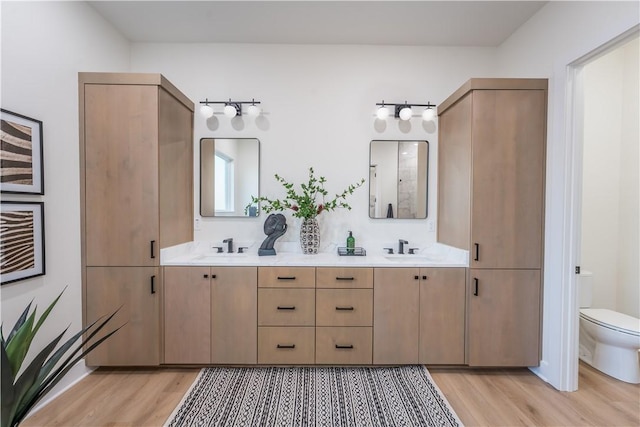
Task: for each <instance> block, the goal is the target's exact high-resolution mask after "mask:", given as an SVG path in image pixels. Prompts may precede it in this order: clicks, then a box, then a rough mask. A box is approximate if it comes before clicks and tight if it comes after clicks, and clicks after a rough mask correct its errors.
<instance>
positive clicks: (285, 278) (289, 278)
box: [278, 276, 296, 280]
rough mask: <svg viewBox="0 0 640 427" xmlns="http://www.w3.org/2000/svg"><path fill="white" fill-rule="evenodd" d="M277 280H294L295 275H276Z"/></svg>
mask: <svg viewBox="0 0 640 427" xmlns="http://www.w3.org/2000/svg"><path fill="white" fill-rule="evenodd" d="M278 280H296V276H278Z"/></svg>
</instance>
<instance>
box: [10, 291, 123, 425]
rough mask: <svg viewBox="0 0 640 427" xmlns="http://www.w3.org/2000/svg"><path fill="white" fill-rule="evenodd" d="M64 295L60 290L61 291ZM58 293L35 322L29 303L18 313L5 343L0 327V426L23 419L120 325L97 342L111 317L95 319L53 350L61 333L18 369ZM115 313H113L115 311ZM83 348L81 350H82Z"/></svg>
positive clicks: (54, 303) (53, 304)
mask: <svg viewBox="0 0 640 427" xmlns="http://www.w3.org/2000/svg"><path fill="white" fill-rule="evenodd" d="M62 292H64V291H62ZM61 296H62V293H60V295H58V297H57V298H56V299H55V300H54V301H53V302H52V303H51V305H49V307H48V308H47V309H46V310H45V311H44V312H43V313H42V315H41V316H40V317H39V318H38V319H37V320H36V308H37V307H35V308H34V310H33V312H32V313H31V314H29V311H30V309H31V303H29V305H27V308H25V310H24V311H23V312H22V315H21V316H20V317H19V318H18V320H17V321H16V324H15V325H14V326H13V329H11V332H10V333H9V335H8V336H7V338H6V340H5V337H4V333H3V332H2V328H1V327H0V340H1V344H2V345H1V346H0V347H1V348H0V357H1V360H0V364H1V366H0V370H1V373H2V396H1V397H0V399H1V404H2V415H1V423H0V424H1V427H14V426H17V425H18V424H20V423H21V422H22V420H24V418H25V417H26V416H27V414H28V413H29V411H31V409H33V407H34V406H35V405H36V403H38V401H39V400H40V399H42V398H43V397H44V396H45V395H46V394H47V393H48V392H49V391H51V389H52V388H53V387H54V386H55V385H56V384H57V383H58V382H59V381H60V380H61V379H62V377H63V376H64V375H66V374H67V372H69V370H70V369H71V368H72V367H73V366H74V365H75V364H76V363H77V362H78V361H79V360H80V359H82V358H83V357H84V356H85V355H87V354H88V353H89V352H90V351H92V350H93V349H94V348H96V347H97V346H98V345H100V344H101V343H102V342H104V341H105V340H106V339H107V338H109V337H110V336H111V335H113V334H114V333H116V331H118V329H120V328H121V327H122V326H120V327H118V328H116V329H115V330H113V331H111V332H109V333H108V334H106V335H104V336H103V337H101V338H99V339H95V340H94V337H95V336H96V334H97V333H98V332H99V331H100V330H101V329H102V328H104V326H105V325H106V324H107V323H108V322H109V321H110V320H111V319H112V318H113V316H115V314H116V313H113V314H112V315H110V316H109V317H107V318H106V319H104V318H102V319H98V320H97V321H95V322H93V323H92V324H90V325H89V326H87V327H86V328H84V329H82V330H81V331H80V332H78V333H77V334H75V335H74V336H72V337H71V338H69V339H68V340H67V341H66V342H65V343H64V344H62V345H61V346H60V347H59V348H58V349H57V350H55V352H54V349H55V348H56V346H57V345H58V343H59V342H60V340H61V339H62V336H63V335H64V334H65V332H66V329H65V330H64V331H62V333H61V334H60V335H58V336H57V337H56V338H55V339H54V340H53V341H51V342H50V343H49V344H47V345H46V346H45V347H44V348H43V349H42V350H41V351H40V352H39V353H38V354H37V355H35V356H34V357H33V359H32V361H31V362H30V363H29V365H28V366H26V367H24V368H23V366H22V363H23V362H24V360H25V357H26V355H27V353H28V351H29V348H30V346H31V342H32V341H33V338H34V336H35V335H36V333H37V332H38V330H39V329H40V327H41V326H42V325H43V323H44V322H45V320H46V319H47V317H48V316H49V313H50V312H51V310H52V309H53V307H54V306H55V305H56V303H57V302H58V300H59V299H60V297H61ZM116 312H117V311H116ZM85 333H86V334H87V335H86V337H85V338H84V339H83V340H82V341H81V342H80V343H79V344H77V347H76V348H75V349H73V351H71V353H70V354H69V355H68V356H67V357H66V358H64V359H63V357H64V356H65V354H67V352H68V351H69V350H71V348H72V347H73V346H74V344H75V343H76V342H77V341H78V339H80V337H82V336H83V335H84V334H85ZM83 348H84V351H83Z"/></svg>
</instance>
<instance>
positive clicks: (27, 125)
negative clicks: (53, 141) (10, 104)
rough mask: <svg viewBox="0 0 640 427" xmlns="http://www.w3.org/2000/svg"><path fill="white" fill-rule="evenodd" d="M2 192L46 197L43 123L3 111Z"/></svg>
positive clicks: (1, 136) (0, 156)
mask: <svg viewBox="0 0 640 427" xmlns="http://www.w3.org/2000/svg"><path fill="white" fill-rule="evenodd" d="M0 114H1V117H0V124H1V126H0V128H1V131H0V141H1V147H0V191H1V192H3V193H26V194H44V172H43V162H42V122H41V121H40V120H36V119H32V118H30V117H27V116H23V115H21V114H17V113H12V112H11V111H7V110H4V109H3V110H0Z"/></svg>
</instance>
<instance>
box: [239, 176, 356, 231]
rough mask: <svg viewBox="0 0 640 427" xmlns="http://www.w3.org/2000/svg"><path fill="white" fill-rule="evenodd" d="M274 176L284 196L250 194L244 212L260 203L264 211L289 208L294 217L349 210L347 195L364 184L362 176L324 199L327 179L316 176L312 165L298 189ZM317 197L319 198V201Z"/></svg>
mask: <svg viewBox="0 0 640 427" xmlns="http://www.w3.org/2000/svg"><path fill="white" fill-rule="evenodd" d="M275 178H276V180H277V181H278V182H279V183H281V184H282V186H283V187H284V188H285V190H286V192H287V194H286V196H285V197H284V198H283V199H269V198H268V197H264V196H260V197H255V196H251V203H249V204H248V205H247V206H246V207H245V212H247V211H248V209H249V207H250V206H253V205H256V204H260V209H262V210H264V211H265V212H266V213H270V212H274V211H276V212H277V211H284V210H286V209H291V210H292V211H293V216H294V217H297V218H305V219H309V218H314V217H316V216H317V215H319V214H320V213H321V212H323V211H333V210H335V209H337V208H344V209H348V210H351V206H350V205H349V204H348V203H347V202H346V199H347V196H349V195H351V194H353V192H354V191H355V190H356V189H357V188H359V187H361V186H362V185H363V184H364V178H362V179H361V180H360V181H358V182H356V183H355V184H350V185H349V186H348V187H347V188H346V189H345V190H344V191H342V193H339V194H336V195H335V197H334V198H333V199H331V200H329V201H326V197H327V196H328V195H329V192H328V191H327V190H326V189H325V188H324V184H325V183H326V182H327V180H326V178H325V177H324V176H321V177H318V178H316V176H315V174H314V170H313V168H312V167H311V168H309V180H308V181H307V182H306V183H302V184H300V190H296V189H295V188H294V185H293V184H292V183H290V182H288V181H287V180H285V179H284V178H283V177H281V176H280V175H278V174H275ZM318 198H320V200H321V201H320V203H318Z"/></svg>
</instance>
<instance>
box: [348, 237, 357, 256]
mask: <svg viewBox="0 0 640 427" xmlns="http://www.w3.org/2000/svg"><path fill="white" fill-rule="evenodd" d="M355 247H356V239H355V238H354V237H353V233H352V232H351V231H349V237H347V253H348V254H351V255H353V253H354V251H355Z"/></svg>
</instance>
